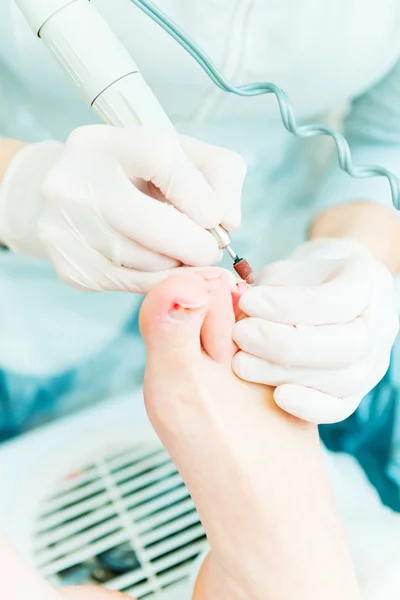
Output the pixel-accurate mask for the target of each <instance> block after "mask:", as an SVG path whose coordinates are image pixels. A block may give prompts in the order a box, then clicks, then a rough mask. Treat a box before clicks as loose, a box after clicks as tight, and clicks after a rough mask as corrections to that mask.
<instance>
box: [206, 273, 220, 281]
mask: <svg viewBox="0 0 400 600" xmlns="http://www.w3.org/2000/svg"><path fill="white" fill-rule="evenodd" d="M203 278H204V279H205V280H206V281H210V279H221V275H220V273H212V274H209V275H203Z"/></svg>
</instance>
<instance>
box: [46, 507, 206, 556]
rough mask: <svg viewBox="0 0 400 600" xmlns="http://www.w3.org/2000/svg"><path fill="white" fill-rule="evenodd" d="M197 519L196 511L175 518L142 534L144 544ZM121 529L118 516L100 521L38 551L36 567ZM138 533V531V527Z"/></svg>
mask: <svg viewBox="0 0 400 600" xmlns="http://www.w3.org/2000/svg"><path fill="white" fill-rule="evenodd" d="M198 520H199V519H198V516H197V514H196V513H192V514H190V515H188V516H186V517H184V518H182V519H177V520H176V521H173V522H172V523H169V524H167V525H165V526H163V527H160V528H159V529H157V530H156V531H153V532H149V533H148V534H145V535H143V536H142V540H143V543H144V544H145V545H148V544H151V543H153V542H154V541H155V540H157V539H162V538H163V537H166V536H167V535H171V534H172V533H175V532H176V531H179V530H181V529H184V528H185V527H189V526H190V525H192V524H194V523H196V522H198ZM121 529H122V524H121V520H120V518H119V517H115V518H113V519H110V521H106V522H105V523H101V524H100V525H98V526H97V527H94V528H92V529H90V530H89V531H85V532H83V533H80V534H77V535H75V536H71V537H70V538H69V539H67V540H66V541H64V542H63V543H60V544H57V546H55V547H54V548H49V549H47V550H45V551H42V552H40V553H38V554H37V559H36V564H37V566H38V567H42V566H43V565H45V564H47V563H50V562H52V561H54V560H56V559H58V558H60V557H62V556H65V555H66V554H70V553H73V552H75V551H77V550H78V549H79V548H82V547H84V546H87V545H88V544H93V542H94V541H95V540H98V539H100V538H103V537H105V536H106V535H108V534H110V533H114V532H116V531H117V530H118V531H120V530H121ZM136 529H138V528H136ZM138 533H140V530H139V529H138Z"/></svg>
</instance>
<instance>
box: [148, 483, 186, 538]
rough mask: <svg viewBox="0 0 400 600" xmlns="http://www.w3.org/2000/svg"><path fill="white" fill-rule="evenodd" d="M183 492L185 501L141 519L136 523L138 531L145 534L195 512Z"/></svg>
mask: <svg viewBox="0 0 400 600" xmlns="http://www.w3.org/2000/svg"><path fill="white" fill-rule="evenodd" d="M184 491H185V495H186V496H187V498H186V500H182V501H181V502H179V504H174V505H173V506H171V507H169V508H164V510H163V511H162V512H158V513H156V514H150V516H148V517H146V518H145V519H142V520H141V521H140V522H139V523H138V522H137V523H136V527H137V529H138V531H140V532H142V533H147V532H148V531H152V530H153V529H154V528H155V527H159V526H161V525H164V524H165V523H168V522H169V521H171V520H173V519H177V518H179V517H180V516H181V515H184V514H185V513H188V512H192V511H195V508H194V506H193V501H192V499H191V498H190V496H188V495H187V494H188V492H187V490H186V489H184ZM196 514H197V513H196Z"/></svg>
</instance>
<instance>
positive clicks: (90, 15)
mask: <svg viewBox="0 0 400 600" xmlns="http://www.w3.org/2000/svg"><path fill="white" fill-rule="evenodd" d="M16 3H17V5H18V6H19V8H20V10H21V11H22V12H23V14H24V15H25V17H26V19H27V20H28V22H29V24H30V26H31V27H32V29H33V31H34V32H35V34H36V35H38V36H39V37H40V39H41V40H43V42H44V43H45V44H46V46H47V47H48V48H49V50H50V51H51V53H52V54H53V56H54V57H55V58H56V60H57V61H58V62H59V64H60V65H61V67H62V68H63V70H64V71H65V72H66V73H67V74H68V75H69V77H70V78H71V80H72V82H73V84H74V85H75V87H76V88H77V89H78V90H79V92H80V94H81V96H82V97H83V99H84V100H85V101H86V102H87V104H89V105H90V106H91V107H92V108H93V110H94V111H95V112H96V113H97V115H98V116H99V117H100V119H101V120H102V121H103V122H104V123H109V124H110V125H117V126H118V125H119V126H129V125H137V124H141V125H151V126H154V127H157V128H164V129H170V130H174V127H173V125H172V123H171V121H170V120H169V118H168V117H167V115H166V113H165V111H164V110H163V108H162V106H161V104H160V103H159V102H158V100H157V99H156V97H155V95H154V93H153V92H152V90H151V89H150V88H149V86H148V85H147V83H146V82H145V81H144V79H143V77H142V75H141V74H140V72H139V69H138V67H137V65H136V63H135V62H134V60H133V59H132V57H131V56H130V55H129V53H128V52H127V50H126V49H125V48H124V46H123V45H122V44H121V42H120V41H119V40H118V38H117V36H116V35H115V34H114V33H113V31H112V30H111V28H110V27H109V25H108V23H107V21H106V20H105V19H104V18H103V17H102V16H101V15H100V13H99V12H98V11H97V10H96V9H95V8H94V6H93V5H92V4H91V3H90V2H89V1H88V0H16Z"/></svg>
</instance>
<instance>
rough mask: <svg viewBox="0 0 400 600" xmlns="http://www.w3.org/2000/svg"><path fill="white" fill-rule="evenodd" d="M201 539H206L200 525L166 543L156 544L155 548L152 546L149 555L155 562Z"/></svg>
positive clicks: (171, 538) (178, 534)
mask: <svg viewBox="0 0 400 600" xmlns="http://www.w3.org/2000/svg"><path fill="white" fill-rule="evenodd" d="M200 537H204V529H203V527H202V526H201V525H198V526H197V527H192V528H191V529H189V530H188V531H183V532H182V533H177V534H176V535H174V536H172V537H170V538H168V539H166V540H165V541H164V542H159V543H158V544H154V546H151V548H148V549H147V553H148V555H149V556H150V557H151V559H152V560H155V559H157V558H158V557H159V556H163V555H164V554H168V553H169V552H174V551H175V550H177V549H179V548H181V547H182V546H186V545H187V544H190V542H193V541H194V540H198V539H199V538H200ZM157 568H158V567H157Z"/></svg>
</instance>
